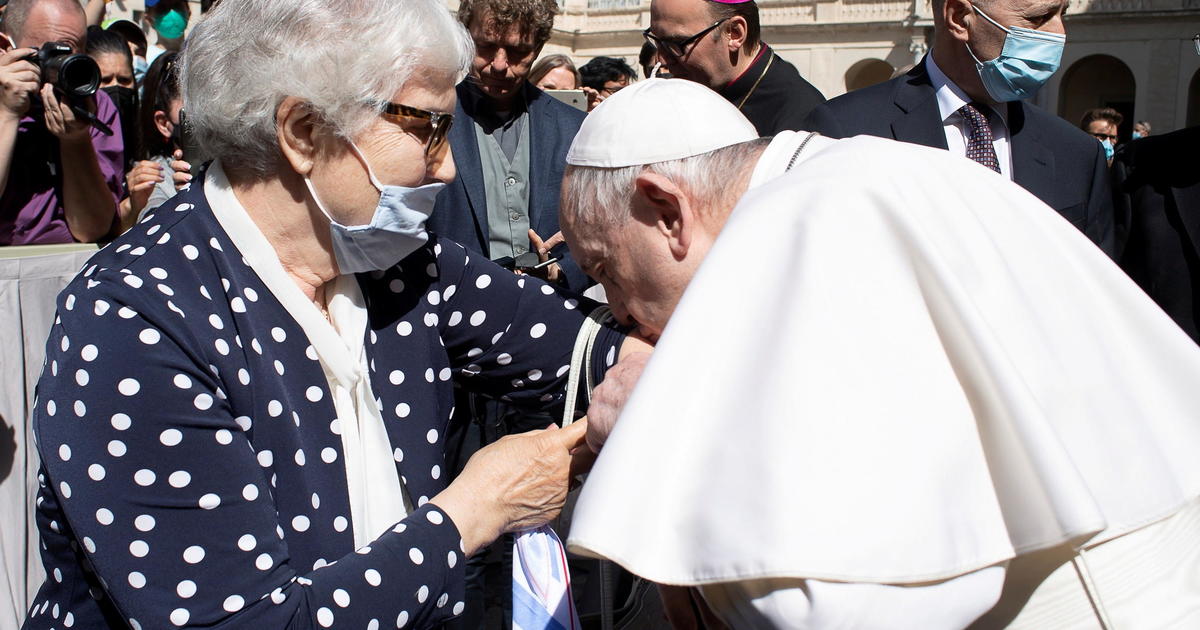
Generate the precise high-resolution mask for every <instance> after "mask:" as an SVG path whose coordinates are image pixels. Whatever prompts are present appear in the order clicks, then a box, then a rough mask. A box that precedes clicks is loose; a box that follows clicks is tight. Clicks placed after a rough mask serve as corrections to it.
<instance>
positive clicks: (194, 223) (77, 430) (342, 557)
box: [26, 187, 620, 628]
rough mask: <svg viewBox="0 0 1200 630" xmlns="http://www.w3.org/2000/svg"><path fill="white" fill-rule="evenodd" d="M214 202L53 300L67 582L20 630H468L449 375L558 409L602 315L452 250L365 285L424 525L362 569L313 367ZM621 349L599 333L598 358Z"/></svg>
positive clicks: (335, 440) (46, 494)
mask: <svg viewBox="0 0 1200 630" xmlns="http://www.w3.org/2000/svg"><path fill="white" fill-rule="evenodd" d="M200 191H201V187H195V188H194V189H193V190H191V191H189V192H186V193H184V194H182V195H181V196H180V197H179V198H177V199H176V200H175V201H173V202H168V204H165V205H164V206H163V208H162V209H161V210H160V211H159V212H157V213H155V216H152V217H150V218H149V219H147V220H145V221H143V222H142V223H139V224H138V225H137V226H135V227H134V228H133V229H132V230H130V231H129V232H128V233H127V234H126V235H124V236H122V237H121V238H120V239H118V242H117V243H115V244H114V245H113V246H110V247H108V248H106V249H104V250H102V251H101V252H99V253H98V254H97V255H96V256H95V257H93V260H92V261H91V264H89V265H88V267H87V269H86V270H85V273H86V274H87V275H86V276H80V277H79V278H77V279H76V280H75V281H74V282H73V283H72V284H71V285H70V286H68V288H67V289H66V290H65V291H64V292H63V294H62V296H61V297H60V309H59V317H60V319H59V320H58V321H57V322H56V324H55V326H54V328H53V330H52V332H51V338H50V340H49V342H48V346H47V348H48V353H47V364H46V370H45V373H44V374H43V376H42V379H41V381H40V383H39V390H38V391H39V400H38V404H37V406H36V410H35V412H34V418H33V425H34V431H35V433H36V436H37V439H38V444H39V445H40V448H41V449H42V453H41V455H42V460H43V462H44V464H43V470H42V475H41V477H42V483H41V484H40V488H39V495H38V527H39V530H40V532H41V535H42V540H43V545H44V548H43V561H44V563H45V564H46V568H47V573H48V574H49V576H50V577H49V578H48V579H47V581H46V583H45V584H44V585H43V587H42V589H41V591H40V592H39V594H38V596H37V598H36V600H35V603H34V606H33V607H32V608H31V613H30V616H29V620H28V622H27V626H26V627H28V628H49V627H64V626H65V627H71V626H75V627H101V626H105V625H106V623H107V622H106V620H107V619H116V618H123V619H125V620H126V621H127V622H128V625H129V626H130V627H134V628H141V627H145V628H164V627H165V628H169V627H180V626H186V625H215V624H217V623H227V624H230V625H232V626H238V627H241V626H245V625H253V626H260V627H264V628H276V627H297V628H322V627H347V628H356V627H358V628H361V627H368V628H370V627H380V626H381V625H382V626H383V627H389V626H390V625H391V624H392V623H393V622H395V624H397V625H398V626H401V627H428V626H433V625H437V624H440V623H441V622H443V621H445V620H446V619H448V618H449V617H451V616H453V615H457V614H461V613H462V609H463V605H462V603H461V602H462V600H464V599H465V596H464V593H463V580H464V578H463V570H464V566H465V564H466V563H465V562H464V561H463V560H462V558H461V557H460V555H459V553H460V552H459V551H458V550H459V549H460V548H461V541H460V539H459V537H458V533H457V530H456V528H455V526H454V524H453V523H452V522H451V521H450V519H449V518H448V517H447V516H446V515H445V514H443V513H442V512H440V511H439V510H438V509H437V508H436V507H435V506H433V505H432V504H431V503H429V502H428V501H429V499H428V497H433V496H436V494H437V493H438V492H439V491H440V490H442V489H443V488H445V486H446V484H447V482H448V477H449V475H447V474H446V473H445V471H444V468H445V462H444V461H443V458H442V449H443V448H444V440H445V435H446V433H447V431H448V429H449V426H448V423H449V420H448V418H449V417H450V415H451V413H450V412H451V408H452V406H453V402H452V401H453V391H454V381H456V380H457V381H459V382H462V383H464V384H466V385H467V386H468V387H470V388H471V389H473V390H476V391H480V392H482V393H486V394H488V395H491V396H494V397H501V396H503V397H505V398H506V399H508V400H512V401H514V402H517V403H524V404H527V405H529V406H532V407H536V408H539V409H552V408H553V406H554V404H555V403H559V404H561V403H560V402H559V401H561V399H562V388H563V385H564V383H565V374H562V373H561V372H559V368H560V366H562V365H564V364H565V363H567V362H568V360H569V356H570V352H571V347H572V345H573V342H574V338H575V332H576V331H577V330H578V327H579V324H580V322H581V320H582V318H583V317H584V316H586V315H587V313H588V312H590V310H591V307H592V304H591V303H590V302H588V303H582V304H580V303H579V302H577V301H576V298H566V297H564V296H561V295H559V293H558V292H557V291H556V290H554V289H552V288H550V287H547V286H546V285H545V284H544V283H541V282H540V281H537V280H534V279H532V278H530V279H527V280H525V281H524V282H521V281H520V279H518V278H516V277H515V276H513V275H512V274H511V273H508V272H505V271H503V270H501V269H499V268H496V267H494V266H493V265H491V264H490V263H488V262H487V261H484V260H482V259H481V258H480V257H474V258H470V259H468V257H467V255H466V252H465V250H464V249H463V248H462V247H461V246H459V245H457V244H455V243H451V242H449V241H436V242H433V243H431V244H430V245H429V246H427V247H425V248H423V249H421V250H419V251H418V252H416V253H414V254H413V255H412V256H410V257H409V258H408V259H406V260H404V261H402V262H401V264H400V265H398V266H397V267H395V268H393V269H390V270H388V271H386V272H383V273H380V274H374V275H372V276H370V277H368V276H366V275H364V276H362V277H361V278H360V279H361V281H362V282H363V292H364V296H365V297H366V298H367V302H368V304H369V308H370V310H371V324H370V330H369V331H366V332H365V334H366V339H367V348H366V350H367V354H368V359H369V365H370V372H369V376H370V378H371V385H372V389H373V390H374V393H375V395H376V396H377V397H378V399H379V400H378V402H379V404H380V406H381V408H382V409H383V410H384V413H383V416H384V421H385V423H386V427H387V430H388V433H389V437H390V438H391V440H392V442H393V444H392V446H393V450H394V454H395V457H394V458H395V460H396V465H397V468H398V469H399V472H400V473H401V475H402V476H403V478H404V480H405V483H406V485H407V488H408V491H409V492H410V494H411V495H412V496H413V497H414V498H417V497H419V499H418V500H417V503H418V504H419V505H420V507H419V508H418V509H417V510H416V511H415V512H414V513H413V514H411V515H410V516H409V517H408V518H406V519H405V520H404V521H403V522H402V523H400V524H398V525H397V526H396V527H394V528H393V529H392V530H390V531H389V532H388V533H386V534H385V535H384V536H382V537H381V538H379V539H378V540H376V541H374V542H373V543H372V544H371V545H370V547H369V548H364V549H362V550H360V551H362V552H363V553H354V549H353V547H354V545H353V533H352V532H353V528H352V527H351V526H350V522H349V517H350V510H349V501H348V499H347V495H346V487H345V484H346V482H345V474H344V468H343V466H344V459H343V457H342V453H341V439H340V435H339V427H338V423H337V422H336V417H335V414H334V411H333V396H332V395H330V392H329V389H328V385H327V383H326V380H325V377H324V374H323V372H322V370H321V367H320V364H319V363H318V362H317V360H316V354H315V352H314V350H313V348H312V346H311V345H310V343H309V342H308V340H307V337H306V336H305V334H304V332H303V330H302V329H301V328H300V327H299V326H298V325H297V324H296V323H295V321H293V320H292V319H291V318H290V316H288V315H287V313H286V312H285V311H284V310H283V309H282V308H281V307H280V305H279V304H278V302H277V301H276V300H275V299H274V297H273V296H272V295H271V292H270V291H269V290H268V289H267V288H266V287H265V286H264V285H263V284H262V282H261V280H260V279H259V278H258V276H257V274H256V273H255V272H254V271H253V270H252V269H250V268H249V267H248V266H247V264H246V262H245V261H244V260H243V259H242V258H241V256H239V255H238V252H237V249H236V247H235V246H234V245H233V243H232V242H230V241H229V239H228V238H227V236H226V235H225V234H224V232H223V231H221V229H220V228H219V226H218V225H217V224H216V222H215V220H214V218H213V217H212V215H211V212H210V211H209V210H208V209H207V207H206V205H205V201H204V197H203V195H202V194H201V193H200ZM172 204H174V205H172ZM176 210H177V211H176ZM150 230H153V233H152V232H151V231H150ZM168 236H169V238H167V237H168ZM123 246H128V247H125V249H121V247H123ZM435 249H436V250H437V251H439V252H440V253H439V254H435V253H434V251H435ZM135 251H136V252H137V254H134V252H135ZM68 303H69V305H70V308H68V307H67V306H68ZM576 305H578V307H576ZM619 341H620V336H619V335H618V334H616V333H613V334H611V335H609V336H602V337H601V339H600V340H599V342H598V343H597V354H596V355H595V357H594V360H593V363H594V364H597V365H602V364H603V361H602V357H604V356H605V355H606V354H607V353H609V352H610V351H611V350H613V349H614V348H615V347H616V346H617V345H619ZM552 375H556V376H552ZM514 382H519V383H520V384H519V385H514ZM68 524H69V525H68ZM81 556H93V559H88V560H84V559H83V558H82V557H81ZM92 567H97V568H98V569H99V571H100V573H99V574H98V575H97V574H94V573H92V571H93V569H92ZM300 591H304V593H303V594H301V593H300ZM431 595H432V596H431ZM114 600H116V601H119V602H121V607H120V609H119V610H118V608H117V607H116V606H115V605H114V604H113V603H112V602H113V601H114ZM450 602H453V605H451V604H450ZM302 605H303V606H304V610H306V611H308V612H307V614H308V615H309V616H310V618H306V619H300V618H297V617H296V611H298V610H300V607H301V606H302ZM54 611H57V612H54ZM243 619H245V621H242V620H243ZM67 620H70V623H68V622H67ZM381 622H382V623H381Z"/></svg>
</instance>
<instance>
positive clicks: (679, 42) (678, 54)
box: [642, 18, 729, 59]
mask: <svg viewBox="0 0 1200 630" xmlns="http://www.w3.org/2000/svg"><path fill="white" fill-rule="evenodd" d="M728 19H729V18H721V19H719V20H717V21H716V22H713V23H712V24H711V25H710V26H709V27H708V28H706V29H704V30H702V31H700V32H699V33H696V34H695V35H692V36H691V37H687V38H684V39H676V38H670V39H667V38H663V37H659V36H658V35H655V34H654V33H651V32H650V29H646V30H644V31H642V37H645V38H646V41H648V42H650V43H651V44H653V45H654V47H655V48H657V49H658V50H659V52H662V53H664V54H666V55H667V56H668V57H671V58H672V59H682V58H684V57H686V56H688V53H690V52H692V48H693V47H695V45H696V42H698V41H700V38H701V37H704V36H705V35H708V34H709V33H711V32H712V31H713V29H715V28H717V27H718V26H720V25H722V24H724V23H725V21H726V20H728Z"/></svg>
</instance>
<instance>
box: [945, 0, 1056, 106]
mask: <svg viewBox="0 0 1200 630" xmlns="http://www.w3.org/2000/svg"><path fill="white" fill-rule="evenodd" d="M971 8H973V9H974V10H975V12H976V13H978V14H979V16H980V17H982V18H983V19H985V20H987V21H988V22H991V23H992V25H994V26H995V27H996V28H998V29H1000V30H1002V31H1004V48H1003V49H1002V50H1001V51H1000V55H999V56H998V57H996V58H995V59H992V60H990V61H980V60H979V57H976V56H975V52H974V51H972V50H971V46H970V44H966V46H967V52H968V53H970V55H971V58H972V59H974V60H975V68H976V69H977V70H978V71H979V78H980V80H982V81H983V87H984V88H985V89H987V91H988V94H990V95H991V97H992V98H994V99H996V100H997V101H998V102H1001V103H1006V102H1009V101H1019V100H1022V99H1026V98H1029V97H1030V96H1033V94H1034V93H1035V92H1037V91H1038V89H1039V88H1041V87H1042V86H1043V85H1045V84H1046V81H1049V80H1050V77H1051V76H1053V75H1054V73H1055V72H1057V71H1058V65H1059V63H1060V62H1061V61H1062V53H1063V47H1064V46H1066V43H1067V36H1066V35H1063V34H1061V33H1047V32H1045V31H1036V30H1033V29H1029V28H1022V27H1019V26H1014V27H1012V28H1008V27H1005V26H1002V25H1001V24H1000V23H999V22H997V21H995V20H993V19H992V18H990V17H988V15H987V14H986V13H984V12H983V11H981V10H980V9H979V7H977V6H975V5H974V4H972V5H971Z"/></svg>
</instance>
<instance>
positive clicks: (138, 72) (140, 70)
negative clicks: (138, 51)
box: [133, 57, 150, 87]
mask: <svg viewBox="0 0 1200 630" xmlns="http://www.w3.org/2000/svg"><path fill="white" fill-rule="evenodd" d="M149 69H150V64H149V63H148V62H147V61H146V58H145V57H134V58H133V80H134V82H136V83H137V84H138V86H139V87H140V86H141V85H142V79H145V78H146V71H147V70H149Z"/></svg>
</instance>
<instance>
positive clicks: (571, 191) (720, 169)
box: [559, 138, 771, 227]
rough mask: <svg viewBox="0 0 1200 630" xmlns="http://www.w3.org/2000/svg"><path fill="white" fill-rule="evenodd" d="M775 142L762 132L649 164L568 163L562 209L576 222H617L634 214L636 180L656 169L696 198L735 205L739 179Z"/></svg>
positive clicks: (565, 219) (564, 216)
mask: <svg viewBox="0 0 1200 630" xmlns="http://www.w3.org/2000/svg"><path fill="white" fill-rule="evenodd" d="M770 143H771V139H770V138H757V139H755V140H750V141H748V142H742V143H740V144H734V145H731V146H728V147H724V148H722V149H717V150H715V151H709V152H708V153H702V154H700V155H696V156H692V157H688V158H683V159H679V160H669V161H666V162H657V163H654V164H647V165H645V166H622V167H616V168H603V167H596V166H571V165H568V166H567V169H566V171H565V172H564V174H563V184H562V200H561V203H560V204H559V208H560V210H559V214H560V216H561V219H562V221H563V222H569V223H571V224H572V225H581V224H587V225H593V226H605V227H611V226H617V225H622V224H624V223H625V221H626V220H628V219H629V217H630V212H631V209H632V208H631V202H632V201H633V193H634V180H635V179H637V176H638V175H641V174H642V173H647V172H649V173H656V174H658V175H662V176H663V177H666V178H667V179H669V180H671V181H672V182H674V184H675V185H676V186H679V187H680V188H681V189H683V191H684V193H686V194H687V195H689V196H690V197H691V198H692V199H697V200H701V201H702V203H703V204H704V205H705V206H707V207H714V206H724V207H727V208H732V207H733V205H734V204H735V203H736V202H737V199H731V197H733V196H734V195H737V194H740V192H741V191H740V190H739V189H738V187H737V186H734V185H733V183H734V182H735V181H737V179H738V178H739V177H742V176H747V177H748V169H749V168H752V167H753V166H754V164H755V160H756V158H758V157H759V155H761V154H762V151H763V149H765V148H766V146H767V145H768V144H770Z"/></svg>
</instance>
